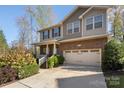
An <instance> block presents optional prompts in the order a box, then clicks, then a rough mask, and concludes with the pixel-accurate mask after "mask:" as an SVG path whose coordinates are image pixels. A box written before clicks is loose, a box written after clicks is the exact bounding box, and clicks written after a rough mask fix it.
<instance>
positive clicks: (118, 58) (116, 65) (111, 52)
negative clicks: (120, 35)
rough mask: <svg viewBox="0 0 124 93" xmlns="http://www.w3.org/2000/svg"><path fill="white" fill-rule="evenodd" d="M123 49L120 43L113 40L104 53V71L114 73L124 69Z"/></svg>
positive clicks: (106, 46)
mask: <svg viewBox="0 0 124 93" xmlns="http://www.w3.org/2000/svg"><path fill="white" fill-rule="evenodd" d="M123 57H124V55H123V49H122V45H121V43H120V42H119V41H117V40H115V39H112V40H111V41H109V42H108V43H107V44H106V45H105V48H104V52H103V62H102V69H103V71H110V70H111V71H114V70H120V69H122V59H123Z"/></svg>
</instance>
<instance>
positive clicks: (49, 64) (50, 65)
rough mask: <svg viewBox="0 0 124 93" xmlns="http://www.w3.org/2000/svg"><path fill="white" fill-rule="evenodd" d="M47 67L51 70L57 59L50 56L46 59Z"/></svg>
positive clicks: (56, 63)
mask: <svg viewBox="0 0 124 93" xmlns="http://www.w3.org/2000/svg"><path fill="white" fill-rule="evenodd" d="M47 62H48V67H49V68H53V67H56V66H57V65H58V59H57V56H56V55H52V56H51V57H49V58H48V61H47Z"/></svg>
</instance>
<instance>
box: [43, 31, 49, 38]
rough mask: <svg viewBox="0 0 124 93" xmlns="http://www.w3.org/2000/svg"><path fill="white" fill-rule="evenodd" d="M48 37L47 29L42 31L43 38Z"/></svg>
mask: <svg viewBox="0 0 124 93" xmlns="http://www.w3.org/2000/svg"><path fill="white" fill-rule="evenodd" d="M48 38H49V30H47V31H44V32H43V39H48Z"/></svg>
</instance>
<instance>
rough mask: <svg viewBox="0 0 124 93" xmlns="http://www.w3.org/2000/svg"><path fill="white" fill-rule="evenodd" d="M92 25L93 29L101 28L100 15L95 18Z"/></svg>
mask: <svg viewBox="0 0 124 93" xmlns="http://www.w3.org/2000/svg"><path fill="white" fill-rule="evenodd" d="M94 23H95V24H94V26H95V28H102V23H103V22H102V15H98V16H95V17H94Z"/></svg>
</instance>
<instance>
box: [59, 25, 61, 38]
mask: <svg viewBox="0 0 124 93" xmlns="http://www.w3.org/2000/svg"><path fill="white" fill-rule="evenodd" d="M60 35H61V34H60V27H59V36H60Z"/></svg>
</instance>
